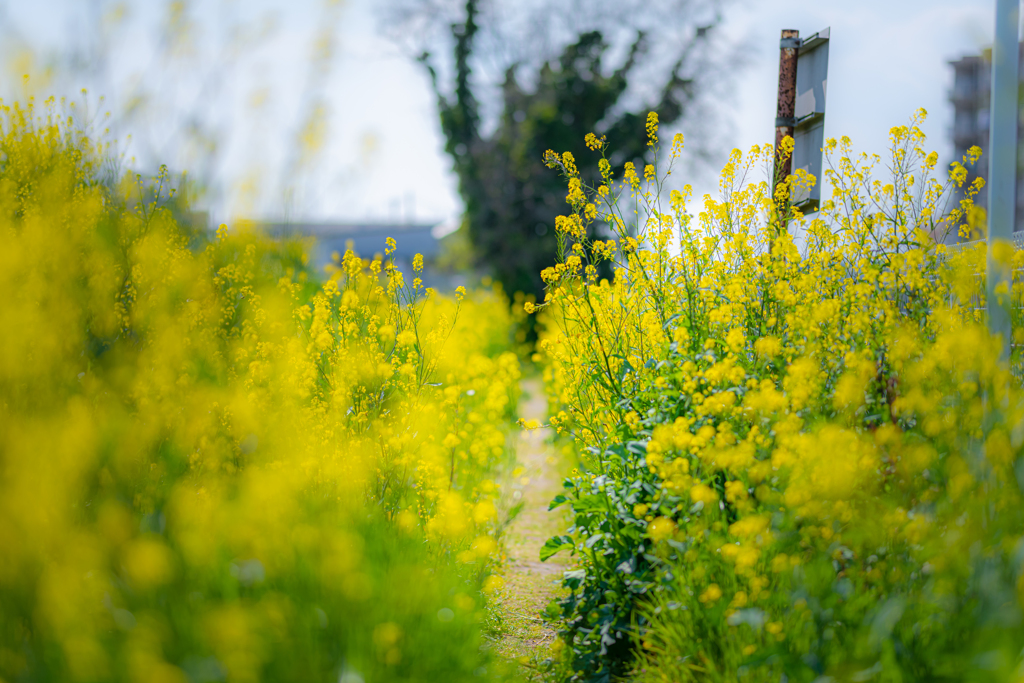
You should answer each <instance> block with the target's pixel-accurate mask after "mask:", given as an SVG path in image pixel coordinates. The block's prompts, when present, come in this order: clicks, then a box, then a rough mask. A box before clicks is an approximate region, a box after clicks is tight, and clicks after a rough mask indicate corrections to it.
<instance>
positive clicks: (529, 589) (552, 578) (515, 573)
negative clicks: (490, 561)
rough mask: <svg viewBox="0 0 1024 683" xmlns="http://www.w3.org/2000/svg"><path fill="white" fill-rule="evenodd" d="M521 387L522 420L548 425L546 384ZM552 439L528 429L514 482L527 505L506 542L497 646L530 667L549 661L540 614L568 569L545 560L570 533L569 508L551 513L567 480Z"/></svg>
mask: <svg viewBox="0 0 1024 683" xmlns="http://www.w3.org/2000/svg"><path fill="white" fill-rule="evenodd" d="M521 388H522V398H521V399H520V405H519V415H520V417H522V418H524V419H526V420H537V421H539V422H541V423H542V424H543V423H545V422H547V402H546V400H545V397H544V385H543V381H542V380H541V379H540V378H537V377H532V378H527V379H524V380H523V382H522V384H521ZM550 438H551V430H550V429H549V428H547V427H542V428H540V429H535V430H532V431H528V430H523V432H522V433H521V434H520V437H519V450H518V460H519V464H520V468H521V470H522V471H521V472H520V470H516V476H515V477H514V479H513V481H512V482H510V483H511V486H512V490H513V494H512V495H513V497H516V494H518V495H519V497H520V499H521V500H523V501H524V505H523V509H522V512H520V513H519V516H518V517H517V518H516V519H515V520H514V521H513V523H512V526H511V528H510V529H509V531H508V536H507V537H506V539H505V547H506V551H507V553H508V565H507V569H506V573H505V587H504V589H503V590H502V591H501V596H500V600H499V602H500V608H499V609H500V610H501V612H502V613H503V615H504V622H503V624H502V629H501V631H502V633H501V637H500V638H499V640H498V642H497V643H496V646H497V649H498V652H500V653H501V654H502V655H504V656H506V657H509V658H511V659H517V660H519V661H520V662H522V663H524V664H527V665H528V666H529V665H530V663H531V662H533V661H537V660H543V659H544V658H545V657H546V655H547V652H548V648H549V647H550V645H551V643H552V641H553V640H554V638H555V633H554V631H553V630H552V629H551V628H550V627H549V626H548V625H547V624H545V623H544V622H543V621H542V620H541V618H540V613H541V612H542V611H543V610H544V608H545V607H546V606H547V604H548V603H549V602H551V600H552V599H553V598H554V597H555V595H556V594H557V592H558V586H557V581H558V580H559V579H560V578H561V576H562V572H563V571H564V569H565V564H564V559H563V558H562V557H561V556H555V557H553V558H551V559H550V560H548V561H547V562H541V561H540V549H541V546H543V545H544V542H545V541H547V540H548V538H550V537H551V536H554V535H557V534H559V533H562V532H563V531H564V530H565V517H564V512H563V510H561V509H559V510H556V511H553V512H549V511H548V503H550V502H551V499H552V498H554V497H555V495H557V494H558V492H559V491H561V488H562V476H563V472H562V471H561V467H560V465H561V462H562V460H561V458H560V457H558V451H557V449H556V448H555V447H554V446H552V445H550V444H549V441H550Z"/></svg>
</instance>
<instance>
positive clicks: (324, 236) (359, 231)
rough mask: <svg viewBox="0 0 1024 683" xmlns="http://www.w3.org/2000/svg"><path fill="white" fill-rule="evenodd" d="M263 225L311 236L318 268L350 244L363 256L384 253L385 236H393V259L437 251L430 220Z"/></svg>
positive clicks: (283, 232)
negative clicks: (393, 222)
mask: <svg viewBox="0 0 1024 683" xmlns="http://www.w3.org/2000/svg"><path fill="white" fill-rule="evenodd" d="M264 227H265V228H266V230H267V231H268V232H269V233H270V234H272V235H280V236H296V237H312V238H313V240H314V245H315V246H314V247H313V250H312V253H310V255H309V256H310V260H311V261H312V262H313V264H314V265H315V266H316V267H317V268H318V269H319V268H323V266H326V265H327V264H328V263H330V262H331V255H332V254H333V253H334V252H337V253H338V254H344V253H345V250H346V249H349V248H351V249H353V250H354V251H355V252H356V253H357V254H359V255H360V256H362V257H363V258H369V259H372V258H373V257H374V256H375V255H377V254H380V255H382V256H383V255H384V252H385V249H386V248H387V238H388V237H393V238H395V245H396V251H395V254H394V258H395V262H396V263H402V264H410V263H412V257H413V256H415V255H416V254H423V257H424V258H425V259H432V258H434V257H435V256H436V255H437V254H438V252H439V251H440V241H439V240H438V239H437V237H435V236H434V235H435V228H436V227H437V226H436V225H435V224H433V223H422V224H409V223H399V224H389V223H265V224H264Z"/></svg>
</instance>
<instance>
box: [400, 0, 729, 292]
mask: <svg viewBox="0 0 1024 683" xmlns="http://www.w3.org/2000/svg"><path fill="white" fill-rule="evenodd" d="M708 4H712V3H711V2H709V3H708ZM479 20H480V0H466V2H465V9H464V17H463V18H462V20H461V21H459V22H456V23H453V24H451V26H450V31H451V38H452V46H453V48H454V49H453V53H454V54H453V57H454V59H453V61H452V63H451V65H450V67H449V68H448V69H447V70H446V71H447V72H448V73H449V74H450V77H451V79H452V81H453V82H452V83H442V78H441V76H440V75H439V72H440V69H439V68H437V66H436V65H435V56H434V55H433V54H432V53H430V52H424V53H423V54H422V55H421V56H420V62H421V63H422V64H423V65H424V66H425V67H426V69H427V70H428V72H429V74H430V78H431V83H432V85H433V89H434V92H435V94H436V96H437V101H438V107H439V110H440V118H441V129H442V132H443V134H444V137H445V141H446V146H445V149H446V151H447V152H448V154H449V155H450V156H451V158H452V160H453V161H454V168H455V172H456V174H457V176H458V181H459V192H460V194H461V196H462V199H463V201H464V202H465V207H466V213H465V223H464V227H465V229H466V230H467V231H468V237H469V240H470V242H471V244H472V245H473V248H474V251H475V254H476V258H477V259H478V261H479V263H480V265H482V266H484V267H485V268H488V269H489V270H491V271H492V272H493V274H494V275H495V276H496V277H497V278H498V279H499V280H500V281H501V282H502V283H503V284H504V286H505V288H506V290H507V291H509V292H517V291H522V292H525V293H532V294H535V295H537V296H538V298H542V292H543V283H542V281H541V279H540V271H541V270H542V269H543V268H545V267H547V266H549V265H551V264H552V263H553V262H554V259H555V255H556V236H555V230H554V221H555V217H556V216H557V215H559V214H560V213H564V212H565V211H566V209H567V207H566V203H565V186H564V182H563V180H562V178H561V177H559V174H558V173H556V172H554V171H552V170H550V169H549V168H547V167H545V165H544V163H543V162H542V156H543V153H544V151H545V150H547V149H554V150H556V151H557V152H559V153H561V152H563V151H570V152H572V153H573V155H574V157H575V158H576V162H577V166H578V167H579V169H580V172H581V173H583V174H584V176H585V177H587V176H589V177H590V178H592V179H593V178H596V177H598V170H597V158H598V157H597V155H596V154H594V153H592V152H587V151H586V149H585V146H584V142H583V141H584V137H585V136H586V134H587V133H591V132H595V133H597V134H598V135H606V136H607V139H608V141H609V144H610V145H611V146H610V147H609V148H608V153H609V159H610V160H611V162H612V163H613V165H620V164H622V163H623V162H625V161H631V160H633V161H637V162H642V161H644V160H645V158H646V156H647V154H648V153H649V148H648V147H647V145H646V136H645V133H644V121H645V118H646V115H647V112H648V111H652V110H653V111H657V112H658V115H659V117H660V120H661V123H662V124H663V125H671V124H672V123H673V122H676V121H678V120H680V119H681V118H682V117H683V116H684V115H685V114H686V113H687V111H688V108H689V107H690V106H691V105H692V104H693V103H694V102H695V100H696V98H697V95H698V93H699V91H700V87H699V86H700V85H701V84H702V82H701V80H700V77H699V75H695V74H694V64H696V63H698V62H699V61H700V58H704V57H706V56H707V54H706V53H707V52H708V51H709V50H710V49H711V48H710V43H709V41H708V36H709V35H710V32H711V30H712V29H713V28H714V24H712V25H708V26H703V27H700V28H696V29H694V30H692V31H691V33H690V38H689V39H688V40H686V41H682V43H681V44H675V45H674V46H673V47H674V50H675V54H674V55H673V57H674V59H672V61H671V63H670V65H669V67H668V69H667V71H668V73H667V76H665V75H664V74H663V75H662V79H661V83H660V87H654V88H648V91H649V94H648V96H647V97H646V98H640V99H641V101H637V99H638V98H636V97H633V98H632V100H633V101H627V100H628V99H630V98H627V94H628V93H629V86H630V84H631V81H632V80H633V78H634V76H635V75H636V74H637V71H638V70H639V69H640V67H641V65H642V63H643V62H644V60H645V58H648V57H649V56H650V54H651V52H652V50H651V41H650V40H649V36H648V33H647V32H645V31H643V30H638V31H634V32H633V38H632V39H631V41H630V43H629V44H628V48H627V49H626V50H625V51H624V57H622V58H621V59H620V60H619V63H618V65H617V66H616V67H615V68H612V69H608V68H606V64H605V58H606V56H607V55H608V53H609V52H610V50H609V48H610V47H611V45H610V43H609V41H608V40H606V39H605V36H604V34H603V32H602V31H600V30H586V31H582V32H580V33H578V34H576V36H575V38H574V39H573V40H572V42H570V43H569V44H568V45H566V46H565V47H564V48H563V49H562V50H561V54H560V55H557V56H556V57H553V58H548V59H544V61H542V62H540V64H539V66H538V67H534V68H535V71H533V72H532V73H529V74H528V78H525V79H524V78H522V77H521V72H522V71H524V68H523V66H522V64H520V63H512V64H511V65H510V66H508V67H507V68H506V70H505V72H504V78H503V80H502V82H501V84H500V105H499V106H497V107H492V109H497V121H496V123H495V122H491V125H487V126H485V125H484V123H485V122H484V121H483V116H482V114H481V109H482V106H481V97H480V96H479V95H478V94H477V90H478V89H479V88H480V87H481V86H480V85H479V84H478V81H475V80H474V78H473V76H474V64H475V63H476V62H475V60H474V56H475V55H474V50H475V47H476V45H475V40H476V39H477V37H478V35H479V33H480V30H481V27H480V25H479V23H478V22H479ZM716 21H717V20H716ZM659 48H660V49H662V52H661V54H660V55H659V57H660V58H661V61H663V62H664V61H666V60H665V59H664V57H665V52H664V49H663V48H664V45H660V46H659ZM648 61H649V60H648ZM630 105H632V106H630Z"/></svg>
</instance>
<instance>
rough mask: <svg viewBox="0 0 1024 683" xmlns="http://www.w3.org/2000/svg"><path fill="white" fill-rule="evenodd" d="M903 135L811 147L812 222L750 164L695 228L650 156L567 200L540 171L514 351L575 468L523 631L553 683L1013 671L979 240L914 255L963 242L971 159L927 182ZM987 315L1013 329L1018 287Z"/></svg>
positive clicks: (998, 412) (1021, 556) (1010, 494)
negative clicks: (536, 285)
mask: <svg viewBox="0 0 1024 683" xmlns="http://www.w3.org/2000/svg"><path fill="white" fill-rule="evenodd" d="M924 116H925V114H924V112H923V111H921V112H919V113H918V114H917V115H916V116H915V117H914V118H913V120H912V121H911V122H910V124H909V125H907V126H899V127H896V128H893V129H892V131H891V136H890V139H891V145H890V149H889V153H888V155H887V158H886V159H884V160H883V159H882V158H880V157H878V156H868V155H863V154H862V155H856V154H854V153H853V151H852V148H851V144H850V141H849V140H847V139H842V140H839V141H836V140H829V141H828V142H827V145H826V148H825V150H824V152H825V155H826V168H827V170H826V172H825V173H826V175H827V180H828V181H829V182H828V185H827V187H828V188H830V190H831V194H830V195H829V194H828V193H826V196H825V201H823V203H822V205H821V210H820V212H818V213H817V215H816V216H813V219H811V218H810V217H804V216H802V215H801V214H800V212H799V211H797V210H795V209H793V208H791V207H790V206H789V202H788V199H789V196H790V194H791V192H792V191H793V190H794V188H795V187H796V186H798V185H804V186H808V185H810V184H811V183H814V182H817V180H818V179H816V178H813V177H810V176H808V175H807V174H797V175H794V176H791V177H789V178H787V179H785V181H784V182H783V183H781V184H780V186H779V187H778V189H777V190H776V191H773V190H772V186H771V185H770V184H769V183H768V182H767V181H764V180H762V181H758V179H757V176H759V175H763V177H765V178H768V177H771V173H772V163H773V157H774V150H773V149H772V148H771V147H760V148H758V147H755V148H753V149H752V150H751V151H750V152H749V154H746V155H743V154H741V153H740V152H739V151H736V152H734V153H733V154H732V156H731V157H730V160H729V163H728V164H727V165H726V167H725V168H724V170H723V172H722V175H721V185H720V190H721V196H720V199H717V200H716V199H712V198H710V197H705V199H704V203H703V206H702V207H700V209H699V211H697V212H695V213H694V212H691V210H690V208H689V200H690V197H689V193H690V189H689V187H686V188H685V189H684V190H683V191H672V192H671V193H667V192H665V191H664V190H665V188H664V183H665V180H666V177H667V175H668V174H670V173H671V163H669V164H663V165H665V166H667V170H668V173H664V172H659V171H658V170H657V168H658V164H657V162H656V163H655V164H652V165H651V166H650V167H648V168H647V169H645V171H644V172H643V174H642V175H641V174H639V173H638V172H637V170H636V168H635V167H633V166H632V165H629V164H627V165H626V168H625V169H624V171H623V174H622V176H621V177H620V178H615V177H613V174H612V170H611V167H610V165H609V164H608V163H607V162H606V161H603V162H602V165H601V167H602V171H603V173H602V177H601V178H600V179H599V184H598V185H597V186H594V187H592V186H589V185H588V184H587V183H586V182H585V180H584V179H582V178H580V177H579V175H578V173H576V171H575V166H574V165H573V164H571V163H570V162H571V161H572V159H571V158H570V159H566V158H565V157H564V156H562V157H560V156H558V155H557V154H554V153H553V152H552V153H549V154H548V155H547V157H546V160H547V162H548V163H549V165H550V166H552V167H553V168H557V169H560V170H561V171H562V172H563V173H564V174H565V175H566V177H567V182H568V186H569V193H568V196H567V202H568V203H569V207H570V211H569V213H568V215H567V216H566V217H565V218H563V219H562V220H561V221H559V227H560V230H562V233H563V236H564V244H565V249H564V251H563V253H562V254H561V255H560V258H559V260H558V263H557V264H556V265H555V266H553V267H552V268H550V269H548V270H547V271H545V273H544V280H545V282H546V283H547V296H546V299H545V301H544V302H543V303H542V304H540V305H538V306H536V309H538V310H539V315H540V316H541V319H542V320H543V321H544V324H545V332H544V333H543V334H542V340H541V342H540V349H539V350H540V353H541V355H542V357H543V358H544V360H545V362H546V369H545V374H546V381H547V386H548V391H549V398H550V403H551V407H552V411H551V412H552V416H551V418H550V420H551V424H552V426H553V427H554V428H555V429H556V430H558V431H559V432H560V433H561V434H562V435H563V438H564V439H565V440H566V443H567V444H569V445H570V446H571V447H572V448H573V450H574V451H575V452H576V453H577V454H578V457H579V462H580V465H579V467H578V468H577V469H576V470H574V471H573V473H572V475H571V476H570V477H569V478H567V479H566V481H565V484H564V491H563V493H562V494H561V495H559V496H557V497H556V498H555V499H554V501H553V502H552V507H553V508H554V507H559V506H570V507H571V512H572V516H571V519H572V525H571V526H570V527H569V528H568V529H567V530H566V531H565V533H564V534H563V535H560V536H556V537H555V538H552V539H550V540H549V541H548V542H547V544H546V545H545V547H544V550H543V551H542V557H544V558H546V557H550V556H552V555H554V554H556V553H558V552H569V553H571V554H572V557H573V559H572V565H571V567H570V570H569V571H567V572H566V573H565V575H564V579H563V586H564V588H565V594H564V596H562V597H561V598H559V599H558V600H557V601H556V602H555V603H553V604H552V605H551V607H550V608H549V610H548V615H549V617H550V618H551V619H552V620H553V621H554V622H555V623H556V624H557V625H558V627H559V629H560V639H559V641H558V643H557V644H556V645H557V646H556V648H555V655H554V656H553V664H552V666H554V667H555V668H556V670H558V671H560V672H561V675H562V676H563V677H564V679H566V680H572V681H608V680H610V678H614V677H617V676H620V675H624V674H627V673H629V674H631V675H632V676H633V677H634V680H638V681H734V680H746V681H762V680H763V681H778V680H780V678H781V679H782V680H790V681H794V680H797V681H812V680H819V681H824V680H854V681H868V680H890V681H895V680H925V679H937V678H944V679H949V680H953V679H956V680H967V679H969V680H979V681H980V680H986V681H988V680H991V681H1005V680H1017V678H1018V677H1019V676H1020V675H1021V671H1022V668H1021V666H1022V661H1021V655H1020V653H1021V651H1022V646H1024V495H1022V490H1024V459H1022V458H1021V453H1022V445H1024V430H1022V428H1021V425H1022V424H1024V392H1022V391H1021V383H1020V379H1019V377H1015V376H1014V375H1013V374H1011V372H1010V369H1009V367H1010V366H1009V365H1008V364H1007V363H1006V362H1001V361H1000V343H999V341H998V340H996V339H994V338H993V337H992V336H990V335H989V333H988V332H987V330H986V327H985V324H984V323H985V321H984V317H983V311H984V306H985V299H984V296H985V295H984V292H985V287H984V273H985V246H984V244H982V245H980V246H977V245H976V246H970V245H968V246H967V247H964V248H960V249H959V250H954V249H951V248H947V247H946V246H944V245H943V244H942V238H944V237H946V236H947V235H948V234H956V233H957V232H960V233H961V234H962V235H966V234H967V233H968V232H969V231H970V230H971V229H972V226H976V225H977V224H978V221H979V215H978V210H977V209H976V208H975V207H974V206H973V202H972V199H973V197H974V196H975V195H976V193H977V191H978V190H979V189H980V188H981V181H976V182H974V183H973V184H966V177H967V170H966V169H967V167H968V166H969V165H971V164H973V163H975V162H976V161H977V159H978V157H979V155H980V150H977V149H974V150H971V152H970V154H969V155H968V157H965V158H964V159H962V160H960V161H958V162H957V163H955V164H953V165H952V167H951V169H950V170H949V172H948V173H943V174H937V173H936V171H935V166H936V161H937V155H936V154H935V153H934V152H932V153H927V152H926V151H925V148H924V144H925V139H924V135H923V133H922V132H921V130H920V123H921V121H922V120H923V118H924ZM648 134H649V136H650V139H651V142H652V145H655V143H656V141H657V140H656V135H657V118H656V116H655V115H653V114H652V117H651V118H650V119H649V120H648ZM787 142H790V143H791V141H787ZM599 143H600V141H598V140H596V139H595V140H588V146H589V147H590V148H591V149H592V150H600V149H601V148H602V145H601V144H599ZM682 144H683V141H682V138H681V137H677V139H676V140H675V141H674V142H673V144H672V151H671V154H670V157H671V158H670V160H669V162H671V161H672V160H674V159H675V158H676V157H677V155H678V152H679V150H680V149H681V147H682ZM655 149H657V148H656V147H655ZM791 149H792V145H791V144H790V145H789V146H788V147H786V146H784V151H786V150H791ZM666 195H667V199H665V200H663V197H665V196H666ZM594 234H597V235H599V236H601V235H604V236H607V237H608V238H609V239H605V238H604V237H599V238H598V239H594V240H592V239H590V238H588V237H587V236H588V235H594ZM994 247H995V248H994V254H995V258H996V260H997V261H998V262H1000V263H1002V264H1003V266H1005V267H1007V268H1012V269H1014V270H1019V268H1020V267H1021V265H1022V258H1021V254H1020V253H1014V250H1013V249H1012V247H1011V246H1010V245H1007V244H997V245H994ZM603 269H610V270H611V271H612V272H614V277H613V279H612V280H611V281H609V280H608V279H605V278H602V277H601V276H600V273H601V272H602V270H603ZM997 296H1000V297H1009V298H1011V299H1012V300H1013V302H1014V304H1015V305H1016V306H1017V309H1018V310H1019V307H1020V300H1021V298H1022V297H1021V292H1020V285H1019V284H1015V285H1013V288H1012V290H1011V289H1004V290H1003V291H1000V292H997ZM1015 316H1016V317H1019V313H1015ZM1019 322H1020V321H1019V320H1018V321H1016V323H1015V324H1016V325H1017V329H1018V330H1019V329H1020V327H1019V324H1018V323H1019ZM1017 334H1018V336H1017V337H1015V340H1016V341H1017V342H1020V341H1024V340H1021V339H1020V338H1019V331H1018V333H1017Z"/></svg>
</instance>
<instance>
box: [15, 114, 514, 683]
mask: <svg viewBox="0 0 1024 683" xmlns="http://www.w3.org/2000/svg"><path fill="white" fill-rule="evenodd" d="M58 109H59V105H57V104H55V103H52V102H50V103H48V104H47V105H46V107H45V108H44V109H43V110H42V112H41V113H40V111H39V109H37V108H36V107H35V105H32V104H29V105H27V106H18V105H11V106H7V105H5V106H4V107H3V110H2V112H0V241H2V248H0V291H2V292H3V299H4V300H3V304H2V305H0V406H2V408H0V424H2V426H0V680H3V681H23V680H24V681H28V680H31V681H83V682H84V681H139V682H142V681H145V682H147V683H178V682H186V681H215V680H227V681H239V682H245V681H258V680H274V681H291V680H294V681H312V680H332V681H337V680H342V681H388V680H403V681H412V680H418V681H434V680H446V681H458V680H471V679H472V680H479V678H480V676H481V675H482V674H481V672H482V671H485V669H484V668H483V667H485V666H486V665H487V657H486V654H485V653H482V651H481V647H480V645H481V620H482V619H483V618H484V611H483V609H484V605H483V601H484V596H485V594H486V592H487V591H488V590H491V589H493V588H494V587H495V586H496V585H497V583H498V581H499V580H498V578H497V577H495V576H492V575H491V569H492V567H493V566H494V562H495V561H496V560H497V558H498V556H499V554H500V550H499V544H500V541H501V538H500V534H501V532H502V530H503V528H504V525H505V522H506V518H507V514H506V510H507V507H508V506H507V501H506V498H505V497H504V496H503V494H502V490H503V489H502V486H501V481H502V473H503V472H504V471H505V469H506V468H507V467H508V465H509V464H510V462H511V459H512V457H513V456H512V454H511V452H510V449H509V448H508V446H507V444H508V443H509V438H508V437H509V434H510V430H511V429H512V428H513V427H512V425H513V423H514V411H515V406H516V402H517V396H518V380H519V374H520V369H519V363H518V359H517V356H516V355H515V354H514V353H512V352H511V351H510V348H511V341H510V331H511V329H512V325H513V320H512V318H511V314H510V312H509V308H508V303H507V301H506V300H505V298H504V296H503V295H502V294H501V293H500V291H479V292H473V293H466V291H465V290H464V289H462V288H460V291H458V292H457V293H456V294H455V295H454V296H453V297H447V296H442V295H439V294H436V293H434V292H431V291H429V290H427V289H425V288H424V287H423V283H422V281H421V273H420V272H419V271H420V270H421V269H422V267H423V259H422V257H418V258H416V259H414V261H413V272H412V273H410V274H409V275H411V278H408V277H407V275H405V274H403V273H402V272H400V271H399V270H397V269H396V268H395V266H394V265H393V261H392V260H391V259H390V258H389V256H390V252H391V251H392V250H393V248H394V245H393V243H391V244H389V248H388V252H389V254H386V255H385V256H384V258H379V257H378V258H376V259H373V260H366V259H363V258H360V257H359V256H357V255H356V254H354V253H352V252H351V251H348V252H346V253H345V254H344V255H338V256H337V257H336V259H335V262H334V265H333V266H332V267H330V268H329V272H328V273H327V275H326V276H325V277H322V276H320V275H318V274H316V273H313V272H311V271H310V269H309V268H308V266H307V258H306V256H305V254H304V253H303V250H304V245H302V244H301V243H293V242H279V241H274V240H270V239H268V238H266V237H264V236H261V235H260V234H259V233H258V232H255V231H253V230H246V229H244V228H241V227H240V228H239V229H237V230H236V229H232V230H228V229H226V228H225V227H224V226H222V227H221V229H220V230H218V231H217V233H216V235H215V236H208V235H206V234H205V232H203V233H196V232H192V231H190V230H188V229H187V228H185V227H183V225H182V224H181V223H180V222H179V221H178V220H176V218H175V216H176V215H177V213H179V210H180V207H179V206H178V205H176V204H175V202H174V197H173V196H172V195H173V192H171V191H169V190H168V184H169V178H168V177H167V174H166V173H163V174H161V176H160V177H159V178H158V179H157V180H156V181H155V183H154V184H152V185H151V184H149V183H145V182H142V181H141V180H140V179H139V178H138V177H137V176H134V175H132V174H129V175H127V176H125V177H123V178H119V177H117V176H116V175H114V174H113V173H112V171H111V165H110V164H109V163H108V162H109V161H110V157H109V150H106V149H104V148H103V146H102V145H99V144H97V143H96V142H95V141H93V140H91V139H90V138H89V137H88V136H86V135H85V134H84V133H82V132H81V131H80V130H79V129H77V128H76V126H75V123H74V122H73V121H72V120H70V119H69V118H68V117H67V116H66V115H65V114H60V113H58ZM410 279H411V281H409V280H410Z"/></svg>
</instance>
